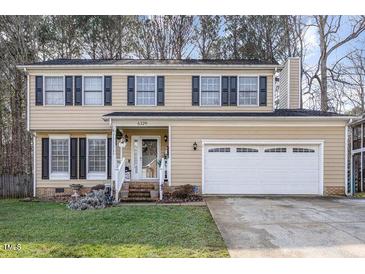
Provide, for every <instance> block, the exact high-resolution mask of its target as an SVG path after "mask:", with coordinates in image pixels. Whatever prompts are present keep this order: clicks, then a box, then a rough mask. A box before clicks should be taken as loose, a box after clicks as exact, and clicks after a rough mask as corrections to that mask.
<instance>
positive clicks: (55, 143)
mask: <svg viewBox="0 0 365 274" xmlns="http://www.w3.org/2000/svg"><path fill="white" fill-rule="evenodd" d="M69 158H70V157H69V138H68V137H57V138H56V137H55V138H50V171H51V172H50V178H51V179H69V178H70V173H69V166H70V165H69Z"/></svg>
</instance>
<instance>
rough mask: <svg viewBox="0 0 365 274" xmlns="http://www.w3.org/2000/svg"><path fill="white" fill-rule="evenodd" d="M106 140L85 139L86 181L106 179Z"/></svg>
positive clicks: (99, 138)
mask: <svg viewBox="0 0 365 274" xmlns="http://www.w3.org/2000/svg"><path fill="white" fill-rule="evenodd" d="M106 146H107V142H106V138H103V137H98V138H95V137H93V138H88V139H87V177H88V179H100V180H102V179H106V178H107V170H106V162H107V147H106Z"/></svg>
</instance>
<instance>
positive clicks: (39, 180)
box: [36, 128, 168, 187]
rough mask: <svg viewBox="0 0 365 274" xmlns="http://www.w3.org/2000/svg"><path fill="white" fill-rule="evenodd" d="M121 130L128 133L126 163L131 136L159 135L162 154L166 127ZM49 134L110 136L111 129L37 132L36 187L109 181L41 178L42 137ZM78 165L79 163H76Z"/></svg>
mask: <svg viewBox="0 0 365 274" xmlns="http://www.w3.org/2000/svg"><path fill="white" fill-rule="evenodd" d="M123 132H124V133H125V134H127V135H128V139H129V141H128V143H127V145H126V147H125V150H124V152H123V156H124V157H125V159H126V160H127V164H130V160H131V144H132V136H160V138H161V144H160V156H163V155H164V153H165V151H166V148H167V145H168V141H167V142H165V141H164V136H165V135H168V129H167V128H164V129H163V128H156V129H132V128H129V129H123ZM49 134H69V135H70V138H86V135H87V134H107V136H108V137H112V136H111V131H108V132H92V131H90V132H65V131H62V132H52V133H48V132H42V133H37V138H36V174H37V175H36V178H37V186H38V187H68V186H69V185H70V184H82V185H83V186H85V187H91V186H94V185H97V184H105V183H110V180H80V179H72V180H43V179H42V138H49ZM116 153H117V158H120V150H119V146H117V151H116ZM77 165H79V163H78V164H77Z"/></svg>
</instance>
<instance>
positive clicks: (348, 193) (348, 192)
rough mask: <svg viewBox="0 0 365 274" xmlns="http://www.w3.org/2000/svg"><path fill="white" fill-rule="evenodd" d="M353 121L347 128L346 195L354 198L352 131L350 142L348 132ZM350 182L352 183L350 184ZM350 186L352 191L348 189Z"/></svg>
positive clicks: (349, 122)
mask: <svg viewBox="0 0 365 274" xmlns="http://www.w3.org/2000/svg"><path fill="white" fill-rule="evenodd" d="M352 122H353V120H352V119H350V120H349V121H348V122H347V123H346V126H345V193H346V196H352V195H353V178H352V176H353V175H352V164H353V163H352V130H350V140H349V134H348V130H349V126H351V124H352ZM349 141H351V145H350V150H351V151H350V179H349V176H348V161H349V159H348V155H349V151H348V148H349ZM349 180H350V182H349ZM349 186H350V189H348V188H349Z"/></svg>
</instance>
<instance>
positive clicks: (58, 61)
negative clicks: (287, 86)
mask: <svg viewBox="0 0 365 274" xmlns="http://www.w3.org/2000/svg"><path fill="white" fill-rule="evenodd" d="M23 65H32V66H45V65H47V66H50V65H52V66H61V65H278V63H277V62H273V61H262V60H257V59H228V60H223V59H206V60H204V59H181V60H176V59H167V60H161V59H53V60H47V61H42V62H35V63H28V64H23Z"/></svg>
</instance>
